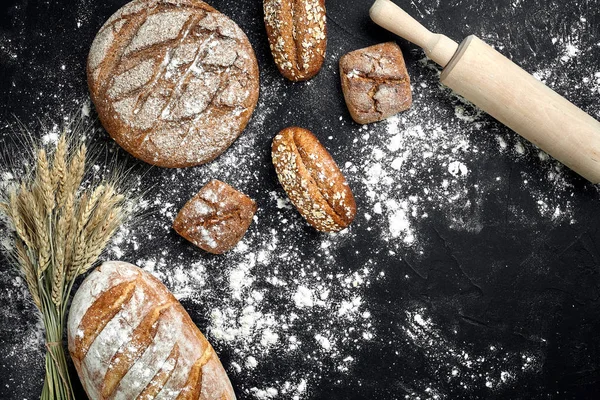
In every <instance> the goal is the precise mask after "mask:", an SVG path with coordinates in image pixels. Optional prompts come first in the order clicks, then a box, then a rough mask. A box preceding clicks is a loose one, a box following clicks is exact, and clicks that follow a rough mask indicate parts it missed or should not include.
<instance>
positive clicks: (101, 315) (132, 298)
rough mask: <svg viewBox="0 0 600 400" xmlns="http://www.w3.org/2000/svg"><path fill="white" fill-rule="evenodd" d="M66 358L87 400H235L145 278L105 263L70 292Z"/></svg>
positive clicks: (178, 315)
mask: <svg viewBox="0 0 600 400" xmlns="http://www.w3.org/2000/svg"><path fill="white" fill-rule="evenodd" d="M67 333H68V341H69V352H70V354H71V357H72V359H73V363H74V364H75V368H76V369H77V372H78V374H79V377H80V379H81V383H82V384H83V387H84V389H85V391H86V393H87V395H88V397H89V398H90V399H91V400H97V399H120V400H132V399H140V400H142V399H143V400H151V399H179V400H182V399H203V400H204V399H206V400H208V399H219V400H224V399H235V394H234V392H233V389H232V387H231V384H230V382H229V379H228V377H227V374H226V373H225V370H224V369H223V366H222V365H221V363H220V361H219V359H218V358H217V355H216V354H215V352H214V350H213V348H212V347H211V345H210V344H209V343H208V341H207V340H206V338H205V337H204V336H203V335H202V333H201V332H200V331H199V330H198V328H197V327H196V326H195V325H194V323H193V321H192V320H191V319H190V317H189V315H188V314H187V312H186V311H185V310H184V309H183V307H182V306H181V304H179V302H178V301H177V300H176V299H175V298H174V297H173V295H172V294H171V293H169V291H168V290H167V288H166V287H165V286H164V285H163V284H162V283H161V282H159V281H158V280H157V279H156V278H154V277H153V276H152V275H150V274H148V273H147V272H144V271H143V270H141V269H139V268H138V267H136V266H134V265H131V264H127V263H123V262H106V263H104V264H102V265H101V266H100V267H98V268H97V269H96V270H95V271H93V272H92V273H91V274H90V275H89V276H88V277H87V278H86V279H85V281H84V282H83V283H82V284H81V287H80V288H79V290H78V291H77V293H76V294H75V296H74V298H73V302H72V306H71V311H70V312H69V319H68V323H67Z"/></svg>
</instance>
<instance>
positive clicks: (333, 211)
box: [271, 127, 356, 232]
mask: <svg viewBox="0 0 600 400" xmlns="http://www.w3.org/2000/svg"><path fill="white" fill-rule="evenodd" d="M271 149H272V157H273V164H274V165H275V171H276V172H277V176H278V178H279V182H281V185H282V186H283V188H284V190H285V192H286V193H287V195H288V197H289V198H290V200H291V202H292V203H293V204H294V205H295V206H296V208H297V209H298V211H300V213H301V214H302V216H303V217H304V218H306V220H307V221H308V223H310V224H311V225H312V226H313V227H314V228H315V229H317V230H320V231H323V232H336V231H340V230H342V229H344V228H346V227H348V226H349V225H350V223H352V221H353V220H354V216H355V215H356V202H355V200H354V196H353V195H352V191H351V190H350V187H349V186H348V183H347V182H346V178H344V175H343V174H342V172H341V171H340V169H339V167H338V166H337V164H336V163H335V161H334V160H333V158H332V157H331V155H330V154H329V152H327V150H326V149H325V148H324V147H323V145H321V143H320V142H319V141H318V139H317V138H316V137H315V136H314V135H313V134H312V133H311V132H310V131H308V130H306V129H303V128H298V127H291V128H286V129H284V130H282V131H281V132H280V133H279V134H278V135H277V136H275V139H274V140H273V145H272V148H271Z"/></svg>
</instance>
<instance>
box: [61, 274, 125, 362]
mask: <svg viewBox="0 0 600 400" xmlns="http://www.w3.org/2000/svg"><path fill="white" fill-rule="evenodd" d="M135 286H136V282H135V281H133V282H122V283H120V284H118V285H116V286H114V287H112V288H110V290H107V291H106V292H105V293H103V294H102V296H100V297H99V298H98V299H97V300H96V301H95V302H94V304H92V306H91V307H90V308H89V309H88V310H87V312H86V313H85V315H84V316H83V318H82V319H81V326H82V327H83V330H82V331H81V333H79V334H78V335H77V336H76V337H75V340H74V343H75V344H74V346H73V347H74V349H76V350H75V352H73V353H72V357H73V358H74V359H77V360H83V358H84V357H85V355H86V354H87V352H88V350H89V348H90V346H91V344H92V343H93V342H94V340H96V337H97V336H98V334H99V333H100V332H102V329H104V327H105V326H106V324H108V323H109V321H110V320H111V319H113V318H114V316H115V315H117V313H118V312H119V311H120V310H121V307H122V306H123V304H125V303H127V302H128V301H129V300H130V299H131V296H133V291H134V290H135Z"/></svg>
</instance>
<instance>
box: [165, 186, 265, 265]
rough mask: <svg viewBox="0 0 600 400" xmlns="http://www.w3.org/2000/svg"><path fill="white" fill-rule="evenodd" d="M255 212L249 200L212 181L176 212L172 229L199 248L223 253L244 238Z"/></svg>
mask: <svg viewBox="0 0 600 400" xmlns="http://www.w3.org/2000/svg"><path fill="white" fill-rule="evenodd" d="M255 212H256V203H255V202H254V200H252V199H251V198H250V197H248V196H246V195H245V194H243V193H241V192H239V191H237V190H236V189H234V188H233V187H231V186H229V185H228V184H226V183H224V182H221V181H218V180H212V181H210V182H208V183H207V184H206V185H204V187H203V188H202V189H200V191H199V192H198V194H196V195H195V196H194V197H193V198H192V199H191V200H190V201H188V202H187V203H186V205H185V206H183V208H182V209H181V211H179V213H178V214H177V217H176V218H175V221H174V222H173V229H175V231H176V232H177V233H179V234H180V235H181V236H182V237H184V238H186V239H187V240H189V241H190V242H192V243H193V244H195V245H196V246H198V247H200V248H201V249H203V250H205V251H208V252H209V253H213V254H223V253H225V252H226V251H229V250H231V249H232V248H234V247H235V245H236V244H237V243H238V242H239V241H240V240H241V239H242V237H244V234H245V233H246V231H247V230H248V227H249V226H250V224H251V223H252V217H253V216H254V213H255Z"/></svg>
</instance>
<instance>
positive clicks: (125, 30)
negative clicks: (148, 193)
mask: <svg viewBox="0 0 600 400" xmlns="http://www.w3.org/2000/svg"><path fill="white" fill-rule="evenodd" d="M87 75H88V86H89V89H90V94H91V98H92V101H93V102H94V105H95V106H96V110H97V112H98V116H99V118H100V121H101V122H102V125H103V126H104V128H105V129H106V130H107V132H108V133H109V134H110V135H111V136H112V137H113V139H114V140H115V141H116V142H117V143H118V144H119V145H120V146H121V147H123V148H124V149H125V150H126V151H128V152H129V153H131V154H132V155H133V156H135V157H137V158H140V159H142V160H144V161H146V162H148V163H150V164H154V165H157V166H161V167H170V168H176V167H189V166H194V165H199V164H203V163H206V162H208V161H211V160H213V159H214V158H216V157H217V156H219V155H220V154H221V153H223V152H224V151H225V150H226V149H227V148H228V147H229V146H230V145H231V144H232V143H233V142H234V141H235V139H237V137H238V136H239V135H240V134H241V132H242V131H243V130H244V128H245V127H246V125H247V124H248V121H249V120H250V117H251V115H252V113H253V111H254V109H255V107H256V104H257V102H258V92H259V70H258V64H257V61H256V57H255V55H254V50H253V49H252V46H251V44H250V42H249V41H248V38H247V37H246V35H245V34H244V32H243V31H242V30H241V29H240V28H239V26H237V25H236V24H235V22H233V21H232V20H230V19H229V18H228V17H227V16H225V15H223V14H222V13H220V12H218V11H217V10H215V9H214V8H212V7H211V6H209V5H208V4H206V3H204V2H203V1H200V0H134V1H132V2H130V3H128V4H126V5H125V6H123V7H122V8H121V9H119V10H118V11H117V12H116V13H115V14H113V16H111V17H110V18H109V20H108V21H107V22H106V23H105V24H104V25H103V26H102V28H101V29H100V31H99V32H98V34H97V36H96V38H95V39H94V42H93V43H92V46H91V49H90V53H89V57H88V64H87Z"/></svg>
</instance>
